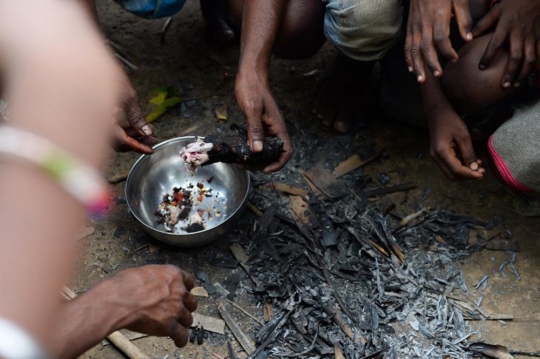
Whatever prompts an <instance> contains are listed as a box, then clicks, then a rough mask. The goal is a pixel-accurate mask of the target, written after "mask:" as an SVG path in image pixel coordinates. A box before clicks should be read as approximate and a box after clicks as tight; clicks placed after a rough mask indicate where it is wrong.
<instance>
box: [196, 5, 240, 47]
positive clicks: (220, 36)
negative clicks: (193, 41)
mask: <svg viewBox="0 0 540 359" xmlns="http://www.w3.org/2000/svg"><path fill="white" fill-rule="evenodd" d="M200 2H201V12H202V15H203V18H204V20H205V22H206V29H207V30H208V33H209V34H210V37H211V38H212V40H213V41H216V42H218V43H220V44H227V43H230V42H232V41H233V40H234V38H235V37H236V32H237V30H236V26H235V23H234V20H233V18H232V16H231V14H230V12H229V9H228V4H227V0H200Z"/></svg>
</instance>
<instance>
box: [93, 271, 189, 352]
mask: <svg viewBox="0 0 540 359" xmlns="http://www.w3.org/2000/svg"><path fill="white" fill-rule="evenodd" d="M101 285H106V286H107V287H108V291H107V293H109V295H110V296H112V297H113V301H114V302H116V303H120V306H121V308H122V309H121V310H122V311H123V312H124V314H125V315H124V319H123V320H122V322H121V323H120V324H119V327H120V328H127V329H129V330H133V331H136V332H139V333H143V334H149V335H156V336H169V337H171V339H172V340H174V343H175V344H176V345H177V346H178V347H183V346H185V345H186V344H187V341H188V328H189V327H190V326H191V324H192V322H193V317H192V316H191V312H193V311H195V309H197V301H196V299H195V297H194V296H193V295H192V294H191V293H190V292H189V291H190V290H191V289H192V288H193V285H194V279H193V277H192V276H191V275H190V274H187V273H185V272H183V271H182V270H180V269H179V268H178V267H176V266H173V265H147V266H143V267H139V268H132V269H127V270H124V271H122V272H119V273H118V274H116V275H115V276H113V277H111V278H110V279H109V280H107V281H105V282H103V283H101Z"/></svg>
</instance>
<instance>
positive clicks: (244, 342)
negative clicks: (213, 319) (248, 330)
mask: <svg viewBox="0 0 540 359" xmlns="http://www.w3.org/2000/svg"><path fill="white" fill-rule="evenodd" d="M218 310H219V314H221V317H222V318H223V320H224V321H225V323H227V326H228V327H229V329H230V330H231V332H232V333H233V334H234V337H235V338H236V340H238V343H240V345H241V346H242V348H244V350H245V351H246V352H247V353H248V354H251V353H253V352H254V351H255V347H254V346H253V343H252V342H251V340H250V339H249V338H248V337H247V336H246V334H244V332H243V331H242V329H240V327H239V326H238V325H237V324H236V321H235V320H234V319H233V318H232V317H231V316H230V314H229V312H228V311H227V310H226V309H225V307H224V306H223V303H220V304H219V305H218Z"/></svg>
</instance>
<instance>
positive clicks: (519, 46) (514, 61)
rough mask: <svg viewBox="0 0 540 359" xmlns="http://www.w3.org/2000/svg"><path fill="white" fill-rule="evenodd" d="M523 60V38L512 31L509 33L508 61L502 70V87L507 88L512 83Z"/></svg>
mask: <svg viewBox="0 0 540 359" xmlns="http://www.w3.org/2000/svg"><path fill="white" fill-rule="evenodd" d="M522 62H523V38H522V37H521V34H518V33H516V32H513V33H512V34H511V35H510V51H509V53H508V62H507V63H506V68H505V70H504V75H503V79H502V87H504V88H509V87H510V86H512V84H513V83H514V80H515V79H516V77H517V75H518V72H519V70H520V68H521V64H522Z"/></svg>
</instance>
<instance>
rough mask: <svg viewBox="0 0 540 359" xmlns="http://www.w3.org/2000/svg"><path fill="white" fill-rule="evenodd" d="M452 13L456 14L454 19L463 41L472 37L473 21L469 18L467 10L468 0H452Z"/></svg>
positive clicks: (469, 13) (469, 14)
mask: <svg viewBox="0 0 540 359" xmlns="http://www.w3.org/2000/svg"><path fill="white" fill-rule="evenodd" d="M454 14H455V15H456V21H457V24H458V28H459V33H460V34H461V37H462V38H463V40H465V41H471V40H472V39H473V34H472V27H473V21H472V18H471V12H470V10H469V1H468V0H455V1H454Z"/></svg>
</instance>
